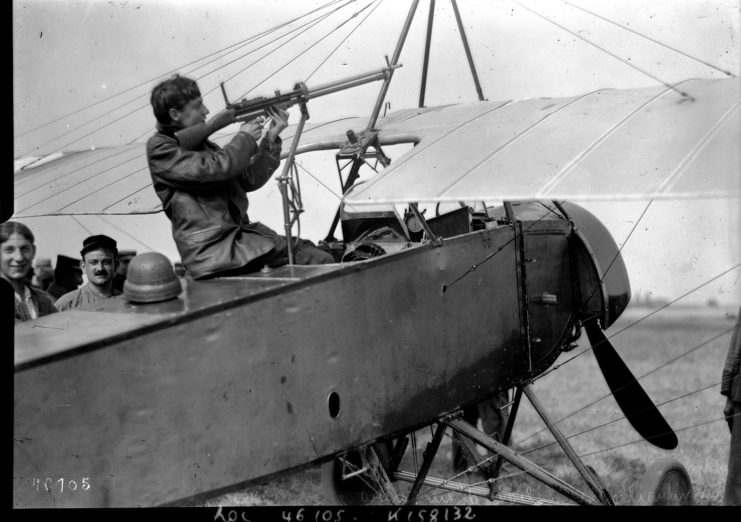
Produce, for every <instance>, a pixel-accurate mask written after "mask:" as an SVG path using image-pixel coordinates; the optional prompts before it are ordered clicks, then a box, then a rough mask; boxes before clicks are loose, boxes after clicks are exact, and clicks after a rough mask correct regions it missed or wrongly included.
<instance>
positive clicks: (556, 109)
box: [345, 78, 741, 205]
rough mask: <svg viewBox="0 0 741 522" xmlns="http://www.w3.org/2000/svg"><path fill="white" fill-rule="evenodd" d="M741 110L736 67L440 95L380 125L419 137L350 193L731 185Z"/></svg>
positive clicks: (722, 190) (369, 197)
mask: <svg viewBox="0 0 741 522" xmlns="http://www.w3.org/2000/svg"><path fill="white" fill-rule="evenodd" d="M678 91H682V92H684V93H686V94H687V96H682V95H681V94H680V93H679V92H678ZM431 120H434V121H431ZM739 121H740V118H739V80H738V78H732V79H727V80H689V81H685V82H682V83H681V84H679V85H677V86H675V89H669V88H667V87H656V88H643V89H633V90H600V91H595V92H592V93H589V94H585V95H582V96H576V97H569V98H558V99H544V98H539V99H528V100H523V101H518V102H512V103H500V102H485V103H479V104H476V105H472V106H468V107H464V106H452V107H443V108H440V109H439V110H436V111H429V112H426V113H424V114H420V115H419V116H418V117H416V118H411V119H407V120H405V121H403V122H400V123H398V124H395V125H391V126H390V127H389V128H386V127H384V128H383V131H382V134H386V133H387V131H392V130H393V131H394V132H397V133H400V132H403V131H404V130H406V131H408V132H409V133H414V134H415V135H416V137H417V140H416V141H418V144H417V146H416V147H415V148H414V149H413V150H411V151H410V152H409V153H407V154H406V155H405V156H404V157H402V158H399V159H397V160H396V161H394V162H392V164H391V165H390V166H389V167H388V168H386V169H385V170H384V171H383V172H382V173H380V174H379V175H378V176H374V177H373V178H372V179H370V180H369V181H367V182H366V183H364V184H362V185H360V186H358V187H357V188H356V189H355V190H353V191H352V192H350V193H349V194H348V195H347V196H346V197H345V202H346V203H347V204H350V205H362V204H370V203H373V204H376V203H410V202H419V203H422V202H426V203H429V202H455V201H468V202H471V201H496V200H527V199H550V200H554V199H555V200H631V199H684V198H708V197H738V196H739V195H741V190H740V189H741V170H740V165H741V162H740V161H739V156H740V155H741V152H740V148H739V144H740V143H741V140H740V139H739ZM387 137H388V136H387ZM382 143H383V140H382Z"/></svg>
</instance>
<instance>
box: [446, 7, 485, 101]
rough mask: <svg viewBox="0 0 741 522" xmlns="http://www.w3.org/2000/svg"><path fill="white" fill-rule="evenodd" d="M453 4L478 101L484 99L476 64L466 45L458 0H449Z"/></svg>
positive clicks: (466, 39) (466, 40)
mask: <svg viewBox="0 0 741 522" xmlns="http://www.w3.org/2000/svg"><path fill="white" fill-rule="evenodd" d="M450 1H451V3H452V4H453V11H454V12H455V21H456V22H457V23H458V31H460V33H461V40H462V41H463V49H464V50H465V51H466V58H467V59H468V67H470V69H471V75H472V76H473V83H474V84H475V85H476V94H478V95H479V101H486V98H484V93H483V91H482V90H481V84H480V83H479V76H478V74H476V66H475V65H474V64H473V56H471V49H470V47H468V38H466V30H465V29H464V28H463V22H462V21H461V13H460V12H459V11H458V2H456V1H455V0H450Z"/></svg>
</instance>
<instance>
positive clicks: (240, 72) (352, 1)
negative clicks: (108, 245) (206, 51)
mask: <svg viewBox="0 0 741 522" xmlns="http://www.w3.org/2000/svg"><path fill="white" fill-rule="evenodd" d="M355 1H356V0H349V1H347V2H346V3H345V4H343V5H342V6H340V7H338V8H336V9H335V10H334V11H332V12H331V13H329V14H334V13H335V12H337V11H338V10H339V9H341V8H342V7H345V6H347V5H349V4H351V3H354V2H355ZM374 1H376V0H374ZM371 4H372V2H371V3H368V4H367V5H366V6H365V7H363V8H362V9H361V10H360V11H358V12H356V13H354V14H353V15H351V16H350V17H349V18H348V19H347V20H345V21H344V22H342V23H341V24H340V25H339V26H337V28H339V27H341V26H342V25H344V24H345V23H347V22H349V21H350V20H352V18H354V17H355V16H357V15H358V14H359V13H361V12H362V11H364V10H365V9H367V8H368V7H370V5H371ZM329 14H326V15H322V16H321V17H319V18H318V19H316V21H315V23H314V24H313V25H311V27H309V28H307V29H305V30H304V31H301V32H300V33H299V34H297V35H295V36H294V37H293V38H291V39H290V40H288V41H286V42H284V43H282V44H281V45H280V46H278V49H279V48H280V47H282V46H284V45H286V44H287V43H288V42H290V41H291V40H293V39H295V38H297V37H298V36H300V35H301V34H303V33H304V32H306V31H308V30H309V29H311V28H313V27H314V26H316V25H317V24H318V23H319V22H321V21H323V20H324V19H326V18H327V17H328V16H329ZM330 34H331V32H330V33H327V34H326V35H325V36H323V37H322V38H321V39H320V40H318V41H317V42H315V43H314V44H312V45H311V46H309V47H308V48H307V49H306V50H304V52H306V51H308V50H309V49H311V48H312V47H314V46H315V45H316V44H317V43H319V42H320V41H322V40H323V39H324V38H326V37H327V36H329V35H330ZM301 54H303V52H302V53H300V54H299V55H298V56H296V57H295V58H293V60H295V59H296V58H298V57H299V56H301ZM266 56H269V53H268V54H266V55H264V56H263V57H261V58H259V59H258V60H256V61H255V62H252V63H251V64H250V65H248V66H247V67H245V68H243V69H242V70H241V71H239V72H238V73H236V74H235V75H233V76H231V77H230V78H229V79H232V78H234V77H236V76H238V75H239V74H242V73H243V72H244V71H245V70H246V69H247V68H249V67H251V66H252V65H254V64H255V63H257V62H258V61H260V60H262V59H263V58H265V57H266ZM293 60H291V61H289V62H287V63H286V64H285V65H288V63H291V62H292V61H293ZM279 70H280V69H278V71H279ZM278 71H275V72H274V73H272V74H271V75H270V76H268V77H267V78H265V79H264V80H263V81H262V82H260V83H263V82H264V81H266V80H267V79H268V78H270V77H272V76H273V75H275V74H276V73H277V72H278ZM260 83H258V84H257V85H260ZM257 85H256V86H255V87H253V88H252V89H250V91H251V90H254V89H255V88H256V87H257ZM215 89H216V88H214V89H211V90H210V91H208V92H206V94H209V93H211V92H213V91H214V90H215ZM250 91H248V92H247V93H245V94H244V95H243V96H246V95H247V94H248V93H249V92H250ZM141 137H142V136H140V137H138V138H135V140H134V141H136V140H138V139H140V138H141ZM134 160H135V159H134ZM134 160H128V161H126V162H123V163H121V164H119V165H117V166H118V167H121V166H123V165H125V164H126V163H129V162H131V161H134ZM112 168H113V167H112ZM143 170H146V167H145V168H142V169H139V170H137V171H134V172H133V173H131V174H128V175H127V176H125V177H129V176H132V175H134V174H137V173H138V172H142V171H143ZM312 177H313V176H312ZM144 188H146V187H144ZM99 190H100V189H98V190H96V191H93V192H92V193H91V194H94V193H95V192H98V191H99ZM141 190H143V189H137V190H136V191H135V192H134V193H132V194H129V195H127V196H125V197H123V198H121V199H119V200H118V201H116V202H114V203H113V204H112V205H109V206H108V207H106V209H108V208H110V207H111V206H113V205H115V204H117V203H120V202H121V201H124V200H126V199H127V198H130V197H131V196H133V195H134V194H136V193H137V192H140V191H141ZM88 196H90V194H87V195H85V196H83V197H82V198H80V199H84V198H85V197H88ZM80 199H78V200H76V201H75V202H73V203H76V202H77V201H80ZM67 206H69V205H67ZM65 208H66V207H65Z"/></svg>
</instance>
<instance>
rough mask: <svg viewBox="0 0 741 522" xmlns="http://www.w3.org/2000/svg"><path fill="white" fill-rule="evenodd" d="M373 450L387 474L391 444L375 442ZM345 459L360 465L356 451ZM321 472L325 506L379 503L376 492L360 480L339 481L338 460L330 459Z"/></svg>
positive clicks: (339, 467) (339, 466)
mask: <svg viewBox="0 0 741 522" xmlns="http://www.w3.org/2000/svg"><path fill="white" fill-rule="evenodd" d="M373 449H374V450H375V451H376V455H378V459H379V460H380V462H381V465H382V466H383V467H384V469H386V471H387V472H388V471H389V470H388V467H387V466H388V462H389V458H390V455H391V452H392V449H393V445H392V443H391V442H390V441H385V442H377V443H375V444H373ZM345 458H346V459H349V460H350V462H352V463H354V464H355V465H359V464H360V454H359V453H358V452H357V451H355V452H352V451H351V452H350V453H348V454H346V455H345ZM321 472H322V473H321V489H322V495H323V496H324V500H325V501H326V503H327V505H333V506H358V505H365V504H372V503H376V504H377V503H379V501H378V499H377V493H376V491H374V490H373V489H372V488H370V487H369V486H368V485H367V484H366V483H365V482H363V481H362V480H361V479H360V478H357V477H353V478H350V479H347V480H341V478H340V477H341V475H340V474H341V473H342V463H341V462H340V460H339V459H332V460H330V461H329V462H325V463H324V464H322V469H321Z"/></svg>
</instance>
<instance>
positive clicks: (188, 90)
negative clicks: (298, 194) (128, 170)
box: [147, 75, 334, 279]
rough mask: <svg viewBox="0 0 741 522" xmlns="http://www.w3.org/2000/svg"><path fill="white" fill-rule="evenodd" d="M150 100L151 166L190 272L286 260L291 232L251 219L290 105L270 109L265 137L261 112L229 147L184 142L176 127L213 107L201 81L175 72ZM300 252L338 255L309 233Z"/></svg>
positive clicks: (247, 268) (207, 273) (224, 115)
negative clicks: (252, 196)
mask: <svg viewBox="0 0 741 522" xmlns="http://www.w3.org/2000/svg"><path fill="white" fill-rule="evenodd" d="M151 103H152V109H153V111H154V115H155V117H156V118H157V132H156V133H155V134H154V135H153V136H152V137H151V138H149V140H148V141H147V160H148V162H149V171H150V174H151V176H152V181H153V186H154V190H155V192H156V193H157V196H158V197H159V198H160V200H161V201H162V207H163V209H164V211H165V214H166V215H167V217H168V218H169V219H170V221H171V222H172V234H173V238H174V240H175V245H176V246H177V248H178V251H179V253H180V258H181V260H182V263H183V265H184V266H185V268H186V270H187V272H188V273H189V274H190V275H191V276H192V277H193V278H195V279H201V278H208V277H215V276H220V275H230V274H235V273H246V272H252V271H256V270H259V269H260V268H262V267H263V266H264V265H269V266H280V265H283V264H286V263H287V262H288V257H287V252H286V238H285V237H283V236H280V235H278V234H277V233H276V232H275V231H273V230H272V229H270V228H268V227H267V226H265V225H263V224H262V223H259V222H251V221H250V220H249V217H248V215H247V208H248V206H249V201H248V199H247V194H246V193H247V192H251V191H254V190H257V189H259V188H260V187H262V186H263V185H264V184H265V183H267V181H268V180H269V179H270V177H271V176H272V174H273V172H275V170H276V169H277V168H278V165H279V164H280V151H281V139H280V136H279V134H280V132H281V131H282V130H283V129H285V128H286V127H287V125H288V113H287V112H286V111H283V110H280V109H277V108H272V109H269V110H268V115H269V117H270V120H271V123H270V127H269V128H268V130H267V133H266V134H265V136H264V137H263V136H262V131H263V122H262V120H260V119H255V120H251V121H248V122H246V123H244V124H243V125H242V126H241V128H240V129H239V131H238V132H237V134H236V135H235V136H234V138H232V140H231V141H230V142H229V143H228V144H226V145H225V146H224V147H223V148H222V147H219V146H218V145H216V144H215V143H213V142H211V141H209V140H208V139H204V141H203V142H202V143H201V144H200V145H198V146H197V147H195V148H190V149H186V148H185V147H183V146H181V144H180V142H179V141H178V139H177V136H176V134H175V133H176V132H177V131H178V130H181V129H184V128H187V127H191V126H194V125H198V124H200V123H203V122H204V121H205V119H206V115H207V114H208V113H209V111H208V109H207V108H206V107H205V105H204V104H203V99H202V98H201V92H200V90H199V89H198V85H197V84H196V82H195V81H194V80H191V79H189V78H185V77H183V76H177V75H176V76H173V77H172V78H169V79H167V80H165V81H163V82H161V83H160V84H158V85H157V86H155V87H154V89H153V90H152V95H151ZM215 118H216V119H219V121H222V122H224V125H226V124H228V123H232V122H234V113H233V111H228V110H225V111H222V112H221V113H219V114H217V115H216V117H215ZM222 126H223V125H218V126H217V127H222ZM261 137H262V139H261ZM295 254H296V255H295V262H296V263H297V264H318V263H331V262H333V261H334V259H333V258H332V256H331V255H330V254H329V253H327V252H324V251H323V250H320V249H318V248H317V247H315V246H314V245H313V244H312V243H311V242H309V241H305V240H304V241H301V242H299V244H298V247H297V248H296V252H295Z"/></svg>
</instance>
